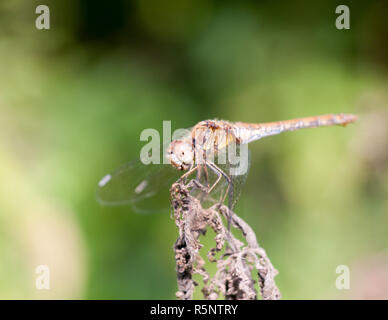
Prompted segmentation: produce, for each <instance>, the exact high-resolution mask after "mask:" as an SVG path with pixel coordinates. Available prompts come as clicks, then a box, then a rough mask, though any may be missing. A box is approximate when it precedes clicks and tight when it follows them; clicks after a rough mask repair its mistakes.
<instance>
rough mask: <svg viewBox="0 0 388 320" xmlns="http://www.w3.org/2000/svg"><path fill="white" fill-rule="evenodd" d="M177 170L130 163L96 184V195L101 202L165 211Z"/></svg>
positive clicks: (137, 209) (154, 165) (146, 211)
mask: <svg viewBox="0 0 388 320" xmlns="http://www.w3.org/2000/svg"><path fill="white" fill-rule="evenodd" d="M178 177H179V172H178V171H177V170H176V169H174V168H172V167H171V166H170V165H168V164H158V165H156V164H149V165H145V164H143V163H142V162H141V161H140V160H137V161H132V162H129V163H127V164H125V165H123V166H122V167H120V168H119V169H117V170H116V171H115V172H113V173H112V174H108V175H106V176H105V177H103V178H102V179H101V180H100V182H99V183H98V187H97V192H96V197H97V201H98V202H99V203H100V204H102V205H110V206H115V205H128V204H130V205H131V206H132V207H133V209H134V210H135V211H136V212H138V213H153V212H163V211H166V210H167V211H168V208H169V190H170V187H171V185H172V183H173V182H174V181H176V180H177V179H178Z"/></svg>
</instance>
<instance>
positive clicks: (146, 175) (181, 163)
mask: <svg viewBox="0 0 388 320" xmlns="http://www.w3.org/2000/svg"><path fill="white" fill-rule="evenodd" d="M356 120H357V116H356V115H353V114H327V115H320V116H312V117H304V118H297V119H291V120H283V121H276V122H265V123H245V122H229V121H224V120H205V121H201V122H199V123H197V124H196V125H195V126H194V127H192V128H191V129H189V130H187V133H186V134H184V135H183V136H182V137H179V138H177V139H175V140H173V141H172V142H171V143H170V144H169V145H168V147H167V148H166V149H165V152H164V156H165V158H166V159H167V162H168V164H169V165H166V164H159V165H155V164H149V165H145V164H143V162H142V161H141V159H140V160H137V161H132V162H129V163H127V164H125V165H124V166H122V167H120V168H119V169H117V170H116V171H115V172H113V173H112V174H108V175H106V176H104V177H103V178H102V179H101V180H100V182H99V183H98V188H97V200H98V201H99V202H100V203H101V204H103V205H123V204H130V205H132V207H133V209H134V211H135V212H138V213H153V212H161V211H164V210H167V209H168V208H169V201H168V199H169V195H168V193H169V189H170V186H171V185H172V184H173V183H174V182H175V181H177V180H180V181H183V180H185V179H188V178H189V177H190V176H192V175H195V178H193V179H196V181H197V182H198V185H199V186H201V188H199V189H200V191H198V190H197V192H196V195H195V196H197V197H201V200H203V199H205V200H206V201H208V202H209V203H215V202H217V201H218V202H219V203H223V202H225V201H226V199H228V206H229V207H230V208H231V209H233V207H234V206H235V205H236V202H237V200H238V198H239V196H240V193H241V190H242V187H243V186H244V184H245V181H246V178H247V176H248V172H249V166H250V153H249V150H248V149H247V146H248V144H249V143H251V142H253V141H256V140H259V139H261V138H264V137H267V136H272V135H277V134H280V133H282V132H286V131H295V130H299V129H305V128H316V127H323V126H334V125H341V126H346V125H347V124H349V123H352V122H355V121H356ZM231 147H233V148H231ZM226 148H231V149H233V150H234V153H232V154H234V156H235V157H234V159H233V157H228V156H226V155H225V150H226ZM243 150H245V151H246V152H245V153H244V156H243V157H240V160H241V159H242V162H244V163H245V165H244V166H242V167H243V168H244V170H240V171H238V170H233V169H235V168H236V166H235V165H236V162H235V159H236V155H237V154H238V153H240V156H241V155H242V154H243V152H242V151H243ZM228 155H230V154H229V153H228ZM221 156H222V157H221ZM221 158H222V160H223V161H220V159H221ZM232 160H233V161H232ZM233 164H234V165H233ZM204 190H205V194H206V195H205V197H204V195H203V192H204ZM205 200H204V201H205ZM163 203H164V204H165V205H164V206H163V205H161V204H163Z"/></svg>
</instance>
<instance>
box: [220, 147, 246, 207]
mask: <svg viewBox="0 0 388 320" xmlns="http://www.w3.org/2000/svg"><path fill="white" fill-rule="evenodd" d="M250 158H251V156H250V151H249V150H248V151H247V155H246V156H244V157H242V158H241V159H240V160H239V162H238V163H237V164H231V163H230V162H227V163H226V164H225V165H222V164H221V165H219V167H220V169H221V170H223V171H224V172H225V173H226V174H227V175H228V176H229V178H230V181H231V184H230V187H229V190H228V196H227V203H226V204H227V205H228V207H229V208H230V209H231V210H233V208H234V207H235V205H236V203H237V201H238V199H239V198H240V195H241V192H242V189H243V187H244V185H245V182H246V180H247V177H248V174H249V169H250V160H251V159H250ZM227 186H228V182H227V181H226V179H224V178H223V179H222V180H221V182H220V185H219V186H218V187H217V188H216V190H217V189H218V188H219V189H222V190H226V189H227Z"/></svg>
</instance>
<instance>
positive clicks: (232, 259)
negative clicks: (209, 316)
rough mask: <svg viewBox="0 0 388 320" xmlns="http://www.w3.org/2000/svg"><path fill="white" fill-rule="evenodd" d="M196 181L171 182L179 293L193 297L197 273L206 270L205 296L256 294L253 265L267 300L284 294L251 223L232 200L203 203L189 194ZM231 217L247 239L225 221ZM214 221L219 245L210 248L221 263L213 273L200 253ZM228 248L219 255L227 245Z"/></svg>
mask: <svg viewBox="0 0 388 320" xmlns="http://www.w3.org/2000/svg"><path fill="white" fill-rule="evenodd" d="M193 187H196V186H195V180H192V181H191V182H190V183H188V184H187V185H185V184H183V183H181V182H179V183H175V184H174V185H173V186H172V188H171V198H172V208H173V212H174V219H175V223H176V225H177V227H178V229H179V237H178V239H177V240H176V242H175V245H174V251H175V261H176V271H177V281H178V292H177V294H176V295H177V298H179V299H184V300H187V299H192V297H193V293H194V288H195V286H196V285H197V283H195V281H194V280H193V278H192V276H193V274H195V273H197V274H200V275H201V276H202V279H203V282H204V287H203V289H202V293H203V295H204V298H205V299H210V300H213V299H218V298H219V297H220V296H223V297H224V298H225V299H227V300H254V299H257V292H256V288H255V281H254V279H253V278H252V271H253V269H255V270H256V272H257V274H258V279H259V283H258V284H259V288H260V294H261V297H262V298H263V299H265V300H275V299H280V292H279V289H278V288H277V286H276V284H275V280H274V278H275V276H276V275H277V273H278V272H277V270H276V269H275V268H274V267H273V265H272V263H271V261H270V260H269V258H268V256H267V254H266V252H265V250H264V249H263V248H261V247H260V246H259V244H258V243H257V240H256V236H255V233H254V232H253V230H252V228H251V227H250V226H249V225H248V224H247V223H246V222H245V221H244V220H243V219H241V218H240V217H239V216H237V215H236V214H235V213H234V212H232V211H231V210H229V208H228V207H227V206H224V205H220V204H216V205H214V206H212V207H210V208H206V209H205V208H203V207H202V205H201V202H200V201H199V200H198V199H197V198H195V197H193V196H191V195H190V190H191V189H192V188H193ZM222 217H224V218H225V219H226V220H228V221H230V223H231V227H233V228H235V229H237V230H240V231H241V233H242V235H243V237H244V239H245V241H246V244H245V243H243V242H241V241H240V240H238V239H237V238H236V237H235V236H234V235H233V234H232V233H231V232H230V231H229V230H228V228H227V227H226V226H225V225H224V223H223V219H222ZM208 227H210V228H212V229H213V230H214V232H215V233H216V236H215V247H214V248H212V249H210V250H209V252H208V254H207V257H208V259H209V261H211V262H214V263H216V264H217V271H216V273H215V275H214V276H213V278H210V276H209V274H208V272H207V271H206V269H205V261H204V259H203V258H202V257H201V256H200V249H201V248H202V244H201V243H200V241H199V237H200V236H201V235H204V234H205V233H206V230H207V228H208ZM223 248H224V249H225V250H224V253H223V254H222V255H221V256H220V257H219V258H218V259H216V254H217V253H218V252H220V251H221V250H222V249H223Z"/></svg>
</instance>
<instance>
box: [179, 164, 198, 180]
mask: <svg viewBox="0 0 388 320" xmlns="http://www.w3.org/2000/svg"><path fill="white" fill-rule="evenodd" d="M195 170H197V166H196V165H194V164H192V165H191V168H190V169H189V171H187V172H186V173H185V174H184V175H182V176H181V177H180V178H179V179H178V181H183V180H185V179H186V178H187V177H188V176H190V175H191V174H192V173H193V172H194V171H195Z"/></svg>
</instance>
